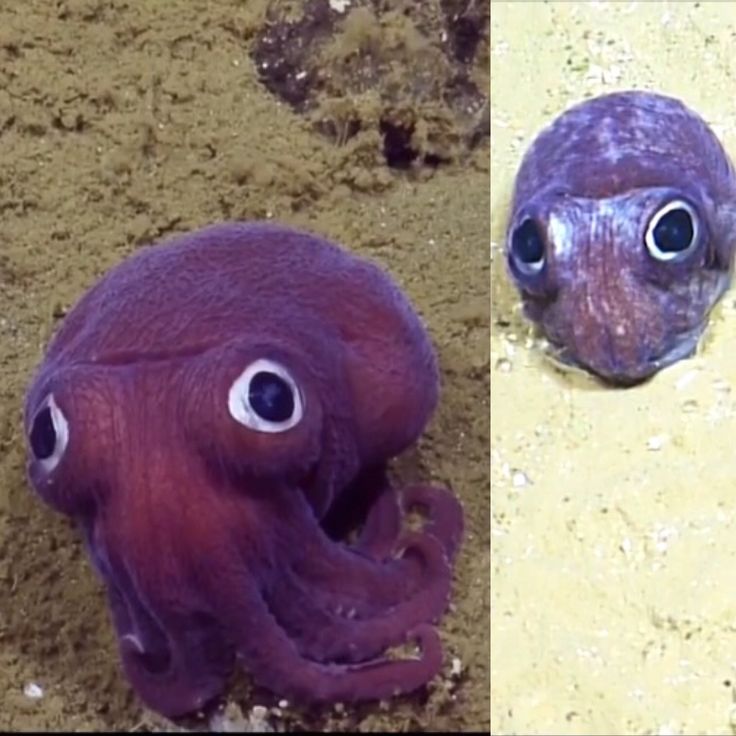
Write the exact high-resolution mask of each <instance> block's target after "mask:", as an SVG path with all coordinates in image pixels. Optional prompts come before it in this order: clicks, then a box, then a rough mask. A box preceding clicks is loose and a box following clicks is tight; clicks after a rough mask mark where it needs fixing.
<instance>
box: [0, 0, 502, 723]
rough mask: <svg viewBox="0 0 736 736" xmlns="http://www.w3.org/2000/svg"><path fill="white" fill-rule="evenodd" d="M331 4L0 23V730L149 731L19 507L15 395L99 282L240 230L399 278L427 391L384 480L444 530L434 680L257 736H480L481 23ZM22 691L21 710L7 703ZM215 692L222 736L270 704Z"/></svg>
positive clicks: (33, 520)
mask: <svg viewBox="0 0 736 736" xmlns="http://www.w3.org/2000/svg"><path fill="white" fill-rule="evenodd" d="M340 5H346V6H347V7H346V8H345V10H344V12H342V13H340V12H337V11H335V10H329V8H328V3H327V0H321V2H305V3H301V2H292V3H286V2H284V3H277V4H275V8H276V10H275V11H273V12H271V14H270V15H269V14H267V12H266V3H264V2H260V0H259V1H251V0H249V1H248V2H227V1H226V0H219V2H209V3H207V2H195V1H194V0H181V1H179V2H173V1H172V2H160V1H159V0H130V1H129V2H115V1H112V0H58V1H56V2H48V1H47V0H36V1H27V0H15V1H12V0H9V1H8V2H3V3H2V6H1V7H0V161H1V165H0V223H1V225H0V729H3V730H30V729H36V730H39V731H47V730H54V729H71V730H92V729H98V728H100V729H130V728H133V727H137V728H138V729H139V730H150V729H154V728H162V727H164V728H170V726H166V725H165V724H163V723H162V722H161V721H160V720H158V719H154V718H151V717H150V715H148V714H146V713H145V712H144V710H143V709H142V708H141V706H140V704H139V702H138V701H137V700H136V699H135V697H134V696H133V694H132V692H131V690H130V688H129V687H128V684H127V683H126V681H125V680H124V678H123V677H122V675H121V670H120V666H119V661H118V656H117V648H116V642H115V639H114V636H113V632H112V628H111V623H110V620H109V617H108V610H107V606H106V603H105V599H104V594H103V590H102V587H101V585H100V583H99V581H98V580H97V579H96V578H95V576H94V574H93V572H92V570H91V568H90V565H89V564H88V561H87V558H86V556H85V553H84V551H83V549H82V548H81V545H80V542H79V540H78V537H77V534H76V532H75V530H74V528H73V527H72V526H71V524H69V523H68V522H66V521H65V520H64V519H62V518H60V517H59V516H57V515H55V514H54V513H52V512H51V511H50V510H48V509H47V508H46V507H44V506H43V505H42V504H41V502H40V501H39V500H38V499H37V498H36V497H35V496H33V495H32V494H31V492H30V491H29V487H28V485H27V483H26V480H25V476H24V438H23V434H22V427H21V421H20V419H21V413H20V410H21V405H22V399H23V392H24V389H25V387H26V385H27V382H28V379H29V376H30V372H31V370H32V369H33V367H34V366H35V365H36V364H37V362H38V361H39V359H40V357H41V351H42V349H43V347H44V345H45V344H46V342H47V340H48V338H49V336H50V335H51V333H52V331H53V330H54V327H55V325H56V324H58V321H59V319H60V318H61V317H62V316H63V315H64V313H65V311H66V310H68V308H69V307H70V306H71V305H72V304H73V303H74V302H75V301H76V300H77V299H78V298H79V297H80V296H81V294H82V293H83V292H84V290H85V289H86V288H88V287H89V286H90V285H91V284H92V283H94V281H95V280H96V279H97V278H98V277H99V276H100V275H101V274H102V273H103V272H104V271H106V270H107V269H108V268H109V267H111V266H113V265H114V264H116V263H118V262H119V261H120V260H121V259H123V258H124V257H125V256H127V255H128V254H130V253H132V252H133V251H134V250H135V249H136V248H138V247H141V246H144V245H146V244H147V243H150V242H151V241H153V240H156V239H157V238H159V237H164V236H166V235H167V234H170V233H174V232H180V231H185V230H189V229H192V228H195V227H199V226H202V225H205V224H208V223H212V222H216V221H221V220H225V219H256V218H271V219H273V220H278V221H282V222H285V223H289V224H292V225H296V226H302V227H306V228H309V229H311V230H314V231H316V232H319V233H322V234H324V235H325V236H327V237H330V238H333V239H335V240H338V241H340V242H342V243H343V244H344V245H345V246H346V247H348V248H350V249H352V250H354V251H355V252H357V253H360V254H362V255H364V256H368V257H370V258H372V259H375V260H376V261H377V262H378V263H380V264H381V265H383V266H384V267H386V268H387V269H388V270H389V271H390V272H391V273H392V274H394V276H395V277H396V278H397V280H398V281H399V282H400V284H401V285H402V286H403V287H404V289H405V290H406V292H407V293H408V294H409V296H410V298H411V299H412V300H413V302H414V303H415V305H416V307H417V309H418V311H419V312H420V313H421V314H422V316H423V317H424V318H425V320H426V322H427V325H428V328H429V330H430V332H431V334H432V337H433V339H434V340H435V343H436V346H437V350H438V352H439V355H440V361H441V366H442V375H443V394H442V400H441V405H440V407H439V409H438V411H437V414H436V416H435V418H434V420H433V422H432V424H431V426H430V427H429V428H428V431H427V432H426V435H425V437H424V438H423V440H422V441H421V442H420V443H419V446H418V447H417V448H416V449H415V450H413V451H412V452H410V453H407V455H406V456H404V457H402V458H400V459H399V460H398V461H397V462H396V463H395V475H396V477H397V479H398V481H399V482H402V481H405V482H409V481H417V480H430V481H434V482H437V483H446V484H451V485H452V486H453V488H454V489H455V490H456V492H457V493H458V494H459V495H460V496H461V498H462V500H463V503H464V505H465V508H466V513H467V535H466V539H465V543H464V547H463V549H462V553H461V556H460V559H459V562H458V566H457V574H456V582H455V595H454V606H453V610H452V611H451V612H450V613H449V614H448V615H447V617H446V618H445V619H444V620H443V622H442V624H441V633H442V637H443V639H444V642H445V645H446V652H447V662H446V666H445V671H444V673H443V675H442V677H441V678H438V679H437V680H436V681H435V682H433V683H431V684H430V686H429V687H428V688H427V690H426V692H424V693H419V694H418V695H416V696H414V697H407V698H402V699H398V700H395V701H392V702H390V703H388V704H381V705H379V704H368V705H363V706H360V707H357V708H346V709H345V710H344V711H343V712H342V713H336V712H334V711H330V712H325V711H322V712H319V711H317V712H310V713H304V712H300V711H297V710H296V709H291V708H290V707H287V708H285V709H281V711H280V712H277V713H274V712H273V711H268V712H267V713H266V716H265V718H266V722H267V723H270V724H271V726H273V727H279V728H286V729H294V728H299V727H303V726H305V725H306V726H313V727H318V728H327V727H329V728H330V729H331V730H344V729H347V728H359V729H361V730H375V729H378V728H386V729H390V730H409V729H422V730H468V729H483V730H487V729H488V725H489V674H488V672H489V661H488V656H489V654H488V653H489V645H488V617H489V590H488V570H489V498H488V485H489V478H488V461H487V458H488V443H489V427H488V416H489V409H488V391H489V385H488V375H489V333H488V327H489V315H488V307H489V298H488V283H489V272H488V233H489V207H488V188H489V173H488V144H487V137H486V134H487V121H488V117H487V110H486V111H484V104H485V98H486V96H487V94H486V93H487V89H488V81H487V65H488V31H487V24H488V19H487V16H486V17H484V15H483V13H482V12H481V8H480V6H481V4H480V3H474V2H464V1H463V2H447V1H444V0H443V2H440V0H433V1H432V2H426V3H422V4H419V3H416V2H400V1H398V0H397V1H396V2H382V3H378V2H368V1H366V2H363V1H359V0H354V1H353V2H350V3H345V2H343V3H336V2H333V6H340ZM483 5H485V4H483ZM305 8H306V10H304V9H305ZM303 11H304V12H303ZM296 48H301V49H302V51H301V52H299V53H296V52H295V51H294V49H296ZM264 64H265V66H264ZM273 65H276V68H275V71H274V66H273ZM259 69H260V71H261V72H262V73H263V74H262V77H261V78H259V75H258V73H257V72H258V70H259ZM304 71H306V74H301V72H304ZM304 80H306V82H304ZM453 658H457V659H458V660H459V662H460V663H461V666H462V671H461V673H460V675H459V677H457V676H452V675H451V663H452V660H453ZM456 664H457V663H456ZM30 683H35V684H37V685H38V686H40V688H41V689H42V691H43V696H42V697H40V698H36V699H34V698H31V697H28V696H27V695H26V694H24V688H26V687H27V686H28V685H29V684H30ZM229 699H230V702H231V706H230V709H231V710H230V712H232V711H233V709H234V712H235V714H236V715H235V720H236V721H237V718H238V716H237V713H238V712H242V713H243V714H244V718H245V719H246V721H247V719H248V718H249V717H250V718H251V720H252V717H251V716H249V715H248V714H251V713H252V708H253V706H255V705H265V706H268V707H269V708H270V707H271V706H272V705H273V703H272V701H271V700H269V699H267V698H266V696H265V695H264V694H263V693H260V692H256V691H253V690H251V688H250V685H249V681H248V677H247V673H245V674H241V675H239V676H238V677H237V678H236V680H235V682H234V684H233V687H232V689H231V691H230V695H229ZM260 714H261V715H263V712H261V713H260ZM186 725H187V727H189V728H194V727H196V724H186Z"/></svg>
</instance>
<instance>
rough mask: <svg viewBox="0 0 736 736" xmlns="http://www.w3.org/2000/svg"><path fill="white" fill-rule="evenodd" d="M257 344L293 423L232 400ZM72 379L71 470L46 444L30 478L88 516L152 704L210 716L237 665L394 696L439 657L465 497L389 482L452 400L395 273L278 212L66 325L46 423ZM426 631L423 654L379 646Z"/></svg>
mask: <svg viewBox="0 0 736 736" xmlns="http://www.w3.org/2000/svg"><path fill="white" fill-rule="evenodd" d="M258 358H268V359H270V360H274V361H278V362H279V363H280V364H281V365H282V366H286V367H287V368H288V370H289V372H290V373H291V375H292V377H293V378H294V379H295V381H296V382H297V384H298V385H299V388H300V390H301V392H302V395H303V398H304V404H305V410H304V416H303V418H302V420H301V422H300V423H298V424H297V425H296V426H295V427H293V428H292V429H290V430H288V431H285V432H281V433H263V432H258V431H254V430H252V429H248V428H247V427H245V426H243V425H242V424H239V423H238V422H236V421H235V420H234V419H233V417H232V416H231V415H230V413H229V412H228V391H229V388H230V386H231V385H232V384H233V382H234V380H235V379H236V378H237V377H238V376H239V375H240V374H241V373H242V372H243V370H244V369H245V367H246V366H247V365H248V364H249V363H251V362H252V361H253V360H255V359H258ZM50 394H51V395H53V398H54V401H55V402H56V404H57V406H58V407H59V409H60V410H61V412H62V413H63V415H64V417H65V418H66V420H67V422H68V427H69V440H68V445H67V447H66V450H65V452H64V454H63V456H62V457H61V460H60V461H59V463H58V465H57V466H56V467H55V468H54V469H53V470H52V471H51V472H49V471H48V470H47V469H46V468H45V467H44V465H43V462H41V461H40V460H38V459H36V458H34V455H33V451H32V447H31V444H30V441H29V449H28V457H29V460H28V473H29V477H30V479H31V482H32V484H33V486H34V487H35V489H36V491H37V492H38V493H39V494H40V496H41V497H42V498H43V499H44V500H45V501H46V502H47V503H48V504H50V505H51V506H52V507H54V508H55V509H56V510H58V511H59V512H61V513H63V514H66V515H68V516H70V517H73V518H74V519H75V520H77V521H78V522H79V525H80V526H81V529H82V530H83V533H84V536H85V539H86V542H87V545H88V550H89V553H90V556H91V558H92V560H93V561H94V564H95V566H96V568H97V570H98V571H99V573H100V574H101V576H102V579H103V580H104V583H105V585H106V588H107V592H108V596H109V602H110V607H111V611H112V616H113V621H114V625H115V628H116V630H117V635H118V638H119V643H120V651H121V655H122V660H123V664H124V669H125V672H126V674H127V676H128V678H129V679H130V681H131V683H132V685H133V687H134V688H135V690H136V691H137V693H138V694H139V696H140V697H141V699H142V700H143V701H144V702H145V703H146V704H147V705H148V706H149V707H150V708H152V709H154V710H156V711H159V712H160V713H162V714H164V715H166V716H170V717H174V716H179V715H183V714H186V713H189V712H192V711H197V710H198V709H200V708H202V707H203V706H205V704H207V703H208V702H209V701H211V700H212V699H213V698H214V697H215V696H217V695H218V694H220V693H221V691H223V689H224V687H225V684H226V679H227V678H228V676H229V674H230V672H231V669H232V667H233V665H234V662H235V658H236V657H238V658H240V660H242V663H243V665H244V666H245V668H247V670H248V671H249V672H250V674H251V675H252V676H253V678H254V680H255V681H256V682H257V683H259V684H261V685H263V686H265V687H267V688H269V689H271V690H272V691H273V692H275V693H276V694H278V695H279V696H281V697H286V698H288V699H289V700H291V701H298V702H303V703H307V704H309V703H320V702H331V701H343V702H346V701H356V700H363V699H374V698H376V699H377V698H387V697H390V696H392V695H395V694H398V693H405V692H409V691H412V690H414V689H416V688H418V687H420V686H421V685H423V684H424V683H426V682H427V681H428V680H430V679H431V678H432V677H433V676H434V675H435V674H436V673H437V672H438V671H439V669H440V667H441V661H442V653H441V647H440V641H439V638H438V635H437V633H436V631H435V629H434V627H433V625H432V624H433V623H435V622H436V621H437V620H438V619H439V617H440V616H441V615H442V613H443V612H444V611H445V609H446V606H447V604H448V600H449V595H450V578H451V566H452V562H453V558H454V556H455V553H456V550H457V548H458V545H459V542H460V538H461V533H462V526H463V521H462V508H461V506H460V504H459V502H458V500H457V499H456V497H455V496H454V495H453V494H451V493H450V492H449V491H446V490H444V489H440V488H433V487H428V486H415V487H411V488H407V489H405V490H404V491H403V493H401V494H398V493H397V492H396V491H395V490H394V489H392V488H391V487H390V486H389V485H388V483H387V482H386V476H385V466H386V462H387V460H388V459H389V458H390V457H392V456H394V455H396V454H397V453H399V452H401V451H402V450H403V449H404V448H406V447H407V446H409V445H411V444H412V443H413V442H414V441H415V440H416V439H417V437H418V435H419V434H420V432H421V431H422V429H423V427H424V426H425V424H426V422H427V420H428V419H429V417H430V415H431V413H432V411H433V409H434V407H435V404H436V402H437V397H438V373H437V367H436V360H435V355H434V352H433V349H432V347H431V344H430V341H429V338H428V336H427V334H426V332H425V330H424V328H423V326H422V324H421V323H420V321H419V319H418V317H417V316H416V314H415V313H414V311H413V309H412V307H411V306H410V304H409V302H408V301H407V299H406V298H405V297H404V296H403V295H402V294H401V292H400V291H399V290H398V288H397V287H396V286H395V285H394V283H393V282H392V281H391V280H390V279H389V277H388V276H386V275H385V274H384V273H383V272H382V271H380V270H379V269H378V268H377V267H375V266H373V265H371V264H369V263H367V262H364V261H362V260H359V259H357V258H356V257H354V256H351V255H349V254H348V253H346V252H345V251H343V250H341V249H339V248H338V247H337V246H334V245H332V244H329V243H327V242H326V241H324V240H322V239H321V238H318V237H315V236H312V235H308V234H304V233H299V232H296V231H293V230H288V229H286V228H281V227H278V226H274V225H268V224H263V223H255V224H242V223H229V224H222V225H216V226H212V227H208V228H205V229H203V230H200V231H198V232H194V233H191V234H188V235H184V236H180V237H178V238H176V239H173V240H172V241H171V242H169V243H166V244H161V245H157V246H153V247H150V248H145V249H143V250H141V251H139V252H138V253H137V254H136V255H134V256H133V257H132V258H130V259H129V260H127V261H126V262H124V263H122V264H120V265H119V266H118V267H116V268H115V269H113V270H112V271H111V272H109V273H108V274H107V275H106V276H105V277H104V278H103V279H102V280H101V281H100V282H99V283H98V284H97V285H95V286H94V288H92V289H91V290H90V291H89V292H88V293H87V294H86V295H85V296H84V297H83V298H82V299H81V301H80V302H79V303H78V304H77V305H76V307H75V308H74V309H73V310H72V311H71V312H70V313H69V315H68V316H67V317H66V319H65V321H64V323H63V325H62V327H61V329H60V331H59V332H58V334H57V335H56V337H55V339H54V340H53V341H52V343H51V344H50V346H49V348H48V350H47V353H46V356H45V359H44V361H43V364H42V365H41V366H40V368H39V370H38V372H37V374H36V375H35V377H34V380H33V382H32V385H31V387H30V389H29V392H28V395H27V401H26V406H25V426H26V434H27V435H28V433H30V431H31V427H32V426H33V420H34V417H35V416H36V414H37V412H39V411H40V410H41V409H42V408H43V406H44V402H45V401H46V400H47V398H48V397H49V395H50ZM410 508H418V509H420V510H421V511H422V513H423V515H424V527H423V528H421V529H420V530H418V531H416V530H415V531H407V530H404V529H403V528H402V516H403V514H404V512H405V511H406V510H408V509H410ZM356 523H357V527H356V526H355V525H356ZM351 530H357V532H358V535H357V541H356V540H352V541H350V542H348V537H347V535H348V532H349V531H351ZM406 640H414V641H416V642H417V643H418V644H419V648H420V654H419V656H418V657H415V658H405V659H400V660H395V659H387V658H383V657H382V656H381V655H382V653H383V652H384V651H385V649H386V648H387V647H389V646H392V645H395V644H397V643H401V642H403V641H406Z"/></svg>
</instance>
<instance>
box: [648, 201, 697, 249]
mask: <svg viewBox="0 0 736 736" xmlns="http://www.w3.org/2000/svg"><path fill="white" fill-rule="evenodd" d="M697 242H698V215H697V213H696V212H695V210H694V209H693V208H692V207H691V206H690V205H689V204H688V203H687V202H683V201H682V200H681V199H675V200H673V201H672V202H668V203H667V204H666V205H665V206H664V207H660V209H658V210H657V212H656V213H655V214H654V217H652V219H651V220H650V221H649V225H648V226H647V231H646V234H645V235H644V244H645V245H646V247H647V250H648V251H649V254H650V255H651V256H652V258H656V259H657V260H658V261H672V260H675V259H681V258H684V257H685V255H686V254H687V253H689V252H690V250H691V249H692V248H693V247H694V246H695V244H696V243H697Z"/></svg>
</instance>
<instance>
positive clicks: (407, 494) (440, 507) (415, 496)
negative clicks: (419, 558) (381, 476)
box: [401, 486, 463, 562]
mask: <svg viewBox="0 0 736 736" xmlns="http://www.w3.org/2000/svg"><path fill="white" fill-rule="evenodd" d="M401 505H402V508H403V509H404V512H405V513H409V512H410V511H412V510H413V509H415V508H418V509H420V510H421V512H422V513H423V514H424V516H425V517H426V519H427V521H426V523H425V524H424V528H423V529H424V531H425V532H426V533H428V534H431V535H432V536H434V537H436V538H437V539H438V540H439V541H440V542H441V543H442V546H443V547H444V548H445V552H446V554H447V558H448V560H449V561H450V562H452V561H453V560H454V559H455V555H456V554H457V550H458V547H459V546H460V540H461V539H462V535H463V507H462V505H461V504H460V501H459V500H458V498H457V497H456V496H455V495H453V494H452V493H451V492H450V491H449V490H447V489H446V488H437V487H435V486H410V487H409V488H405V489H404V490H403V491H402V493H401Z"/></svg>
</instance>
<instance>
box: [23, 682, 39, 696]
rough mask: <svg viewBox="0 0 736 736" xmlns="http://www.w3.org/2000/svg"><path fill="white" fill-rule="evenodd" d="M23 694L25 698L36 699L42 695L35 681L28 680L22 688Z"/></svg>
mask: <svg viewBox="0 0 736 736" xmlns="http://www.w3.org/2000/svg"><path fill="white" fill-rule="evenodd" d="M23 694H24V695H25V696H26V697H27V698H31V699H33V700H38V699H39V698H42V697H43V689H42V688H41V686H40V685H37V684H36V683H35V682H29V683H28V684H27V685H26V686H25V687H24V688H23Z"/></svg>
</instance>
